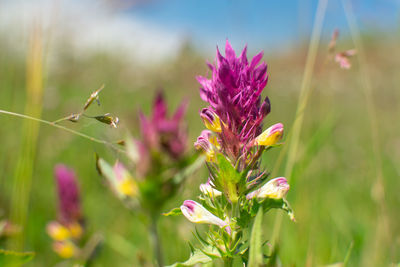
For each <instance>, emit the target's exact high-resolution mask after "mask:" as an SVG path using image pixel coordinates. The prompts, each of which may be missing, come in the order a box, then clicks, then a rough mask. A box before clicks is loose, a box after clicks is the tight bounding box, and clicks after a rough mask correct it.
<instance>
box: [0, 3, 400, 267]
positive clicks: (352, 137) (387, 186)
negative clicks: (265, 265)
mask: <svg viewBox="0 0 400 267" xmlns="http://www.w3.org/2000/svg"><path fill="white" fill-rule="evenodd" d="M318 5H319V9H318ZM325 5H326V6H325ZM324 7H326V9H324ZM399 8H400V2H399V1H398V0H381V1H372V0H365V1H361V0H349V1H346V0H345V1H343V2H341V1H325V0H321V1H317V0H302V1H300V0H298V1H234V0H230V1H229V0H221V1H211V0H204V1H193V0H188V1H178V0H148V1H146V0H142V1H141V0H137V1H134V0H133V1H129V0H120V1H118V0H108V1H107V0H104V1H101V0H98V1H95V0H81V1H78V0H69V1H65V0H64V1H62V0H53V1H51V0H38V1H27V0H26V1H20V0H2V1H0V109H1V110H8V111H13V112H18V113H23V114H29V115H32V116H34V117H38V118H39V117H41V118H43V119H44V120H48V121H54V120H57V119H59V118H61V117H64V116H67V115H69V114H71V113H73V112H76V111H78V110H79V109H80V108H81V106H82V104H83V103H84V102H85V101H86V99H87V97H88V96H89V95H90V94H91V92H93V91H94V90H95V89H97V88H99V87H100V86H101V85H102V84H105V89H104V90H103V91H102V93H101V96H100V101H101V105H100V106H99V107H97V106H93V107H91V109H90V110H89V111H88V113H90V112H93V114H94V115H98V114H104V113H106V112H111V113H112V114H114V115H117V116H118V117H119V119H120V125H119V127H118V128H117V129H113V128H111V127H108V126H107V125H104V124H100V123H97V122H95V121H93V120H89V119H86V120H85V119H82V120H81V121H80V122H79V123H76V124H73V123H70V122H64V123H62V125H64V126H66V127H68V128H71V129H74V130H77V131H79V132H82V133H85V134H88V135H90V136H94V137H96V138H99V139H103V140H108V141H110V142H111V141H116V140H119V139H121V138H123V137H124V135H125V133H126V131H130V132H131V133H132V135H134V136H138V135H139V128H138V117H137V115H138V111H139V110H140V109H142V110H143V111H144V112H145V113H146V114H149V112H150V110H151V104H152V99H153V97H154V92H156V90H158V89H160V88H163V89H164V90H165V95H166V98H167V102H168V103H169V106H170V110H171V111H172V110H174V109H175V108H176V107H177V106H178V105H179V103H180V101H181V100H183V99H185V98H187V99H189V101H190V106H189V109H188V114H187V115H186V118H187V125H188V131H189V141H188V142H189V147H190V148H191V147H192V143H193V142H194V141H195V140H196V138H197V136H198V135H199V133H200V132H201V130H202V129H203V128H204V126H203V124H202V122H201V120H200V118H199V116H198V112H199V110H200V109H201V108H202V107H205V106H206V103H204V102H202V101H201V99H200V98H199V94H198V89H199V84H198V83H197V81H196V79H195V76H196V75H207V73H208V69H207V66H206V64H205V62H206V60H208V61H210V62H213V60H214V56H215V49H216V47H217V46H218V47H220V48H221V50H223V48H224V46H225V41H226V39H229V41H230V42H231V43H232V46H233V48H234V49H235V50H236V52H237V53H240V51H241V50H242V48H243V47H244V46H245V45H246V44H247V45H248V49H249V52H248V55H249V56H250V57H252V56H254V55H255V53H257V52H258V51H260V50H264V60H265V61H266V62H267V64H268V67H269V69H268V72H269V76H270V77H269V83H268V85H267V87H266V89H265V90H264V95H268V96H269V98H270V100H271V104H272V112H271V114H270V115H269V116H268V117H267V119H266V121H265V127H266V126H269V125H272V124H274V123H277V122H282V123H283V124H284V125H285V130H286V133H288V134H289V135H290V132H291V129H292V128H293V123H294V121H295V118H296V108H297V106H298V103H299V99H300V90H301V88H302V83H303V81H304V79H305V77H306V76H307V74H304V73H305V66H306V62H307V60H308V61H309V62H312V63H314V65H312V66H311V67H310V66H309V67H308V69H309V70H311V71H312V72H311V76H310V80H309V83H308V84H307V83H306V85H307V86H306V87H307V90H310V91H309V95H308V97H307V99H306V101H307V102H303V103H306V106H305V109H303V110H301V112H300V113H301V114H302V116H304V121H303V124H302V128H301V132H300V141H299V143H298V145H299V146H298V150H297V153H296V155H295V164H294V167H293V171H292V172H291V175H290V180H291V190H290V192H289V194H288V200H289V201H290V203H291V204H292V206H293V209H294V211H295V214H296V218H297V223H292V222H291V221H290V220H288V219H287V218H286V217H284V218H283V220H282V226H281V229H280V235H279V238H278V245H279V257H280V260H281V262H282V265H283V266H324V265H330V264H334V263H337V262H343V260H344V259H345V258H346V257H348V260H349V261H348V262H349V266H397V264H398V263H399V262H400V223H399V220H400V212H399V206H400V194H399V193H398V189H399V188H400V179H399V174H400V124H399V120H398V118H399V115H400V106H399V104H398V103H399V101H400V90H399V84H400V75H399V74H400V65H399V60H400V46H399V30H400V29H399V26H398V25H399V14H400V13H399V11H400V9H399ZM317 10H319V14H320V15H322V19H320V20H318V19H316V13H317ZM323 15H324V16H323ZM315 21H317V25H316V22H315ZM318 27H320V32H321V36H320V37H319V36H318V34H316V35H315V37H316V38H317V39H318V40H320V41H319V43H318V42H317V46H314V47H312V48H311V49H309V45H310V38H311V35H312V32H313V28H314V29H315V28H317V29H316V30H315V31H316V32H318ZM335 29H338V30H339V32H340V34H339V37H338V39H337V41H336V48H335V49H336V50H335V51H336V52H342V51H346V50H349V49H356V50H357V55H356V56H353V57H351V58H350V62H351V68H350V69H343V68H341V67H340V65H339V64H338V63H337V62H335V60H334V56H332V54H330V53H329V51H328V46H329V42H330V40H331V36H332V34H333V32H334V30H335ZM313 52H315V58H310V57H309V58H308V59H307V57H308V55H310V53H311V54H312V53H313ZM298 114H299V113H298ZM286 136H288V135H286ZM0 140H1V141H2V142H1V145H0V219H7V218H10V217H13V218H18V220H20V221H23V222H25V228H24V229H25V231H24V235H25V237H24V241H23V242H22V241H21V242H22V243H21V244H19V247H20V248H21V250H24V251H35V252H36V257H35V259H34V261H32V262H30V263H29V264H27V266H53V265H55V264H56V263H57V262H60V259H59V257H58V256H57V255H56V254H55V253H54V252H53V251H52V249H51V240H50V238H49V237H48V235H47V234H46V230H45V227H46V224H47V223H48V222H49V221H51V220H53V219H54V218H55V217H56V208H57V196H56V188H55V183H54V177H53V167H54V165H55V164H56V163H65V164H67V165H68V166H70V167H72V168H74V169H75V170H76V173H77V176H78V178H79V184H80V188H81V193H82V201H83V212H84V216H85V220H86V226H87V231H88V232H89V233H100V234H102V235H103V236H104V238H105V241H104V245H103V247H102V250H101V251H100V253H99V255H98V257H97V258H96V260H95V261H94V262H93V266H110V265H114V266H139V261H140V259H141V258H148V257H150V258H151V257H152V254H151V249H150V244H149V240H148V238H147V234H146V227H145V226H144V225H143V223H142V222H141V220H140V218H138V217H137V216H135V215H134V214H132V213H130V212H128V211H127V210H126V209H125V208H124V207H123V206H122V205H121V203H120V202H119V201H118V200H117V199H116V198H115V197H114V196H113V195H112V194H111V193H110V191H109V190H108V188H106V186H105V185H104V183H103V182H102V179H101V178H100V177H99V175H98V174H97V172H96V168H95V159H94V153H95V152H96V153H99V154H101V155H102V156H103V157H105V158H106V159H108V160H109V161H110V162H111V161H113V159H114V158H115V157H118V155H117V154H116V152H115V151H113V150H111V149H110V148H109V147H106V146H104V145H101V144H97V143H94V142H91V141H89V140H87V139H83V138H81V137H79V136H76V135H73V134H70V133H68V132H65V131H62V130H60V129H57V128H54V127H51V126H48V125H44V124H37V123H33V122H29V121H24V120H22V119H20V118H16V117H11V116H8V115H4V114H0ZM284 140H285V138H284ZM285 145H289V142H287V143H286V144H285ZM285 145H284V146H283V147H282V148H279V149H275V150H273V151H272V152H271V153H268V155H266V156H265V159H264V161H263V164H264V166H265V167H266V168H267V169H268V170H270V171H272V170H274V174H276V175H277V176H283V175H284V173H285V163H286V159H287V157H286V153H285V152H283V153H281V152H282V149H285ZM280 155H281V157H280V158H279V156H280ZM278 159H281V160H278ZM206 178H207V170H206V169H205V168H202V169H200V170H199V171H198V172H197V173H196V174H195V175H193V176H192V177H190V178H189V180H188V181H187V182H186V184H185V185H184V188H183V189H182V191H181V193H180V194H179V196H178V197H176V198H175V199H174V200H173V201H171V202H170V203H168V205H167V207H166V211H167V210H169V209H170V208H173V207H176V206H178V205H180V203H182V201H183V200H184V199H187V198H195V197H196V196H197V195H198V194H199V189H198V185H199V184H200V183H201V182H204V181H205V179H206ZM15 202H19V203H27V205H25V206H23V205H22V206H23V207H21V209H20V210H18V211H15V210H13V207H14V208H15V206H13V204H12V203H15ZM275 216H276V213H270V214H269V215H268V216H266V219H265V221H264V224H265V227H264V237H265V238H266V239H269V238H270V237H271V235H272V231H273V229H276V228H275V227H276V226H274V225H275V224H276V219H275ZM200 228H201V227H200ZM193 229H194V227H193V225H192V224H190V223H189V222H188V221H186V220H185V219H184V218H183V217H177V218H169V217H168V218H162V219H161V223H160V232H161V240H162V243H163V245H164V254H165V261H166V263H168V264H171V263H173V262H175V261H181V260H184V259H186V258H187V257H188V255H189V251H190V249H189V246H188V245H187V241H194V238H193V235H192V231H193ZM0 242H1V243H0V244H1V247H2V248H3V247H6V244H7V240H5V239H4V238H3V239H2V240H1V241H0ZM194 242H195V241H194Z"/></svg>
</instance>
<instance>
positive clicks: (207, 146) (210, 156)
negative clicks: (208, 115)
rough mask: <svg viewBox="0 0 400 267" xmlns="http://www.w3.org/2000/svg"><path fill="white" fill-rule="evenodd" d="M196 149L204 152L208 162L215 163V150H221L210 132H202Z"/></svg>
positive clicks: (195, 145) (196, 143) (195, 144)
mask: <svg viewBox="0 0 400 267" xmlns="http://www.w3.org/2000/svg"><path fill="white" fill-rule="evenodd" d="M194 147H195V148H196V149H197V150H201V151H202V152H203V154H204V155H205V156H206V161H208V162H215V149H218V148H220V146H219V144H218V141H217V140H216V138H215V136H212V134H211V132H210V131H209V130H204V131H202V132H201V134H200V136H199V137H198V138H197V141H196V142H195V143H194Z"/></svg>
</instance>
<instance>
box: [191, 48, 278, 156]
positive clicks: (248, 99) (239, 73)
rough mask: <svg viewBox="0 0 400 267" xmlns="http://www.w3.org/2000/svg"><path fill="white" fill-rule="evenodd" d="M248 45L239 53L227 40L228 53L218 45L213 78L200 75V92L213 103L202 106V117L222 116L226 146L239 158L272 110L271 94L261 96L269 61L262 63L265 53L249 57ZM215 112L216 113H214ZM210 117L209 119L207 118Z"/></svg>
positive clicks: (221, 124) (222, 132)
mask: <svg viewBox="0 0 400 267" xmlns="http://www.w3.org/2000/svg"><path fill="white" fill-rule="evenodd" d="M246 53H247V47H245V48H244V49H243V51H242V52H241V54H240V55H239V57H236V53H235V51H234V50H233V48H232V47H231V45H230V44H229V42H228V41H226V46H225V57H224V56H222V55H221V53H220V52H219V50H218V49H217V56H216V62H215V63H214V64H208V66H209V68H210V69H211V72H212V76H211V78H210V79H208V78H206V77H203V76H198V77H197V80H198V82H199V83H200V84H201V88H200V96H201V98H202V99H203V100H205V101H207V102H208V103H209V104H210V106H209V107H208V108H207V109H205V110H202V112H201V117H202V119H203V121H205V124H206V127H207V128H208V129H210V128H209V127H208V124H207V122H210V125H211V123H212V122H213V120H212V119H213V118H218V125H220V128H221V130H220V131H215V130H214V129H210V130H213V131H214V132H217V133H219V134H220V138H221V140H222V143H223V147H224V150H225V151H226V152H227V154H229V155H230V156H232V157H233V158H236V157H238V156H239V154H240V153H241V151H242V149H243V148H246V144H249V143H250V142H251V141H252V140H253V139H254V138H255V137H256V136H258V135H259V134H261V131H262V125H261V123H262V120H263V119H264V117H265V116H266V115H267V114H268V113H269V112H270V110H271V105H270V102H269V99H268V97H267V98H265V100H264V101H262V99H261V92H262V90H263V89H264V87H265V86H266V85H267V82H268V75H267V64H265V63H264V62H262V63H260V61H261V58H262V56H263V53H262V52H261V53H259V54H257V55H256V56H255V57H254V58H253V59H252V60H251V62H249V61H248V60H247V56H246ZM211 112H212V113H215V115H213V116H210V115H211ZM207 119H208V120H207Z"/></svg>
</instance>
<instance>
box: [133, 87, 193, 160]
mask: <svg viewBox="0 0 400 267" xmlns="http://www.w3.org/2000/svg"><path fill="white" fill-rule="evenodd" d="M186 108H187V102H183V103H182V104H181V105H180V106H179V107H178V109H177V110H176V111H175V113H174V115H173V116H172V118H168V117H167V106H166V103H165V100H164V96H163V93H162V92H161V91H160V92H158V94H157V96H156V98H155V101H154V104H153V115H152V117H151V118H146V116H144V114H143V113H140V116H139V119H140V129H141V132H142V137H143V142H144V144H145V146H146V147H147V149H149V150H156V151H159V150H162V151H164V152H166V153H167V154H169V155H170V156H171V157H172V158H174V159H179V158H181V157H182V156H183V153H184V152H185V149H186V139H187V134H186V131H185V129H184V127H182V124H183V116H184V115H185V113H186Z"/></svg>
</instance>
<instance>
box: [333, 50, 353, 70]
mask: <svg viewBox="0 0 400 267" xmlns="http://www.w3.org/2000/svg"><path fill="white" fill-rule="evenodd" d="M355 54H356V50H355V49H350V50H347V51H344V52H340V53H337V54H336V56H335V61H336V62H337V63H339V65H340V67H341V68H342V69H350V67H351V63H350V57H352V56H354V55H355Z"/></svg>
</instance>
